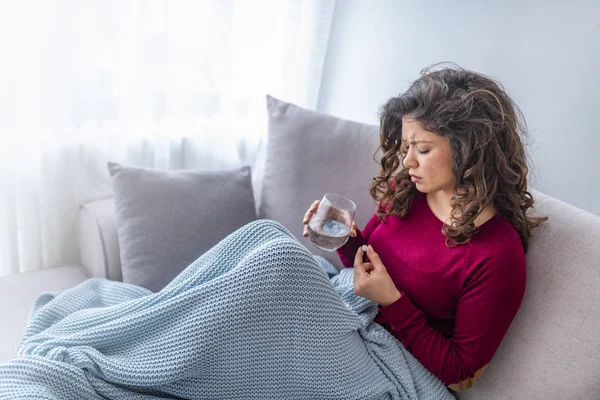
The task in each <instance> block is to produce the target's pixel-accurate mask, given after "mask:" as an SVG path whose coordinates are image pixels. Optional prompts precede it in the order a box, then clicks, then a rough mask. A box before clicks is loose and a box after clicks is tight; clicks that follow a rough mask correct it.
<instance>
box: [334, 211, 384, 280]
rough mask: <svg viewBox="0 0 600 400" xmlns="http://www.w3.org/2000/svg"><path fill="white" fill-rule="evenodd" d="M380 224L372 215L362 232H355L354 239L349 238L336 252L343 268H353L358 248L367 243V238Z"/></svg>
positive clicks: (375, 216)
mask: <svg viewBox="0 0 600 400" xmlns="http://www.w3.org/2000/svg"><path fill="white" fill-rule="evenodd" d="M380 223H381V221H379V218H377V214H375V215H373V217H371V219H370V220H369V222H367V225H366V226H365V229H364V230H362V231H361V230H357V232H356V237H349V238H348V241H347V242H346V244H345V245H343V246H342V247H340V248H339V249H338V250H337V252H338V256H339V257H340V260H341V261H342V264H343V265H344V267H346V268H352V267H354V256H355V255H356V252H357V251H358V248H359V247H360V246H362V245H363V244H367V243H368V242H369V237H370V236H371V234H372V233H373V231H374V230H375V228H377V227H378V226H379V224H380Z"/></svg>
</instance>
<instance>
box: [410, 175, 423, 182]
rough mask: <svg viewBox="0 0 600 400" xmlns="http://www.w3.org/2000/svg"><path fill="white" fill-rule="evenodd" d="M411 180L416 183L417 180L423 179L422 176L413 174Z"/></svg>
mask: <svg viewBox="0 0 600 400" xmlns="http://www.w3.org/2000/svg"><path fill="white" fill-rule="evenodd" d="M410 180H411V181H412V182H415V183H416V182H418V181H420V180H421V178H419V177H418V176H415V175H411V176H410Z"/></svg>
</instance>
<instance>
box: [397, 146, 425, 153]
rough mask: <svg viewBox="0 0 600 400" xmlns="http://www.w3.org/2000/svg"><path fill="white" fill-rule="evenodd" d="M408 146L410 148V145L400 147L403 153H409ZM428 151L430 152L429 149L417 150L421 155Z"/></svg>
mask: <svg viewBox="0 0 600 400" xmlns="http://www.w3.org/2000/svg"><path fill="white" fill-rule="evenodd" d="M408 148H409V146H408V145H407V146H404V147H402V148H401V149H400V152H401V153H402V154H406V153H408ZM427 153H429V150H423V151H420V150H417V154H419V155H423V154H427Z"/></svg>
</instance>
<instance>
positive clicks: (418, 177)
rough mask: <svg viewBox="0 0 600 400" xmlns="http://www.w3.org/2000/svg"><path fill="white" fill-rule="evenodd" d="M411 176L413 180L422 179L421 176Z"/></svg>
mask: <svg viewBox="0 0 600 400" xmlns="http://www.w3.org/2000/svg"><path fill="white" fill-rule="evenodd" d="M410 176H411V177H413V178H417V179H421V177H420V176H416V175H413V174H410Z"/></svg>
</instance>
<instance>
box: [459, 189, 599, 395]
mask: <svg viewBox="0 0 600 400" xmlns="http://www.w3.org/2000/svg"><path fill="white" fill-rule="evenodd" d="M531 193H532V195H533V197H534V200H535V204H534V207H535V213H534V214H535V215H542V216H548V220H547V221H546V222H544V223H542V225H540V226H539V227H538V228H536V229H534V230H532V235H533V237H532V238H531V240H530V246H529V250H528V251H527V254H526V257H527V287H526V290H525V297H524V299H523V303H522V304H521V308H520V309H519V312H518V314H517V316H516V318H515V319H514V321H513V323H512V325H511V327H510V329H509V330H508V332H507V334H506V336H505V337H504V340H503V341H502V344H501V345H500V348H499V349H498V351H497V352H496V354H495V355H494V358H493V360H492V362H491V363H490V365H489V367H488V369H487V370H486V372H485V373H484V374H483V376H482V377H481V379H480V380H479V381H478V382H477V384H476V385H475V387H473V388H472V389H471V390H469V391H467V392H464V393H459V395H458V397H459V398H460V399H463V400H467V399H595V398H598V396H599V393H600V246H599V245H598V244H599V243H600V218H599V217H597V216H595V215H592V214H590V213H588V212H585V211H583V210H580V209H578V208H576V207H574V206H572V205H569V204H567V203H564V202H562V201H560V200H557V199H554V198H552V197H550V196H547V195H545V194H543V193H540V192H538V191H535V190H531Z"/></svg>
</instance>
